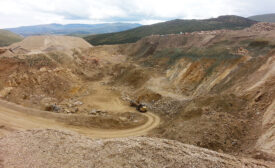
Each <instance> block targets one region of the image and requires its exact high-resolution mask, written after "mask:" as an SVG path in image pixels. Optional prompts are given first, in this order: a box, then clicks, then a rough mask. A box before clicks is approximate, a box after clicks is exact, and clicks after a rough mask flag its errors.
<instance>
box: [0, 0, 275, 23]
mask: <svg viewBox="0 0 275 168" xmlns="http://www.w3.org/2000/svg"><path fill="white" fill-rule="evenodd" d="M274 10H275V1H274V0H261V1H258V0H211V1H210V0H208V1H207V0H196V1H194V0H100V1H99V0H1V1H0V22H1V25H0V27H1V28H3V27H16V26H22V25H33V24H47V23H63V24H66V23H90V24H91V23H103V22H118V21H121V22H139V23H145V24H150V23H155V22H158V21H165V20H170V19H176V18H180V19H203V18H210V17H217V16H219V15H233V14H234V15H241V16H250V15H255V14H263V13H272V12H273V13H274V12H275V11H274Z"/></svg>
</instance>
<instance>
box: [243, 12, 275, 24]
mask: <svg viewBox="0 0 275 168" xmlns="http://www.w3.org/2000/svg"><path fill="white" fill-rule="evenodd" d="M248 19H251V20H255V21H258V22H275V13H272V14H264V15H255V16H250V17H248Z"/></svg>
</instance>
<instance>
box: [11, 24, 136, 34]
mask: <svg viewBox="0 0 275 168" xmlns="http://www.w3.org/2000/svg"><path fill="white" fill-rule="evenodd" d="M139 26H141V25H140V24H137V23H102V24H64V25H63V24H57V23H52V24H44V25H34V26H21V27H16V28H7V29H6V30H9V31H11V32H14V33H17V34H20V35H22V36H33V35H51V34H53V35H85V34H97V33H111V32H118V31H123V30H128V29H131V28H136V27H139Z"/></svg>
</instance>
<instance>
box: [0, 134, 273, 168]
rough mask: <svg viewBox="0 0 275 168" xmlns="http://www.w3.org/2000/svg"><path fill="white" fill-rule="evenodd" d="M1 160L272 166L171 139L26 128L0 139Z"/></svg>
mask: <svg viewBox="0 0 275 168" xmlns="http://www.w3.org/2000/svg"><path fill="white" fill-rule="evenodd" d="M34 153H35V154H34ZM0 160H2V164H3V167H45V168H47V167H51V168H55V167H56V168H59V167H71V168H74V167H83V168H89V167H117V168H118V167H125V168H128V167H129V168H130V167H148V168H156V167H166V168H169V167H171V168H185V167H186V168H187V167H200V168H201V167H205V168H206V167H217V168H234V167H235V168H239V167H243V168H267V167H272V166H271V165H272V164H271V162H260V161H256V160H253V159H245V158H238V157H234V156H230V155H227V154H221V153H217V152H214V151H210V150H207V149H203V148H198V147H195V146H191V145H186V144H182V143H179V142H177V141H173V140H164V139H158V138H147V137H134V138H120V139H118V138H117V139H107V140H101V139H100V140H91V139H88V138H86V137H84V136H80V135H78V134H75V133H72V132H62V131H57V130H29V131H25V132H17V133H14V134H11V135H9V136H7V137H5V138H2V139H0ZM0 163H1V162H0Z"/></svg>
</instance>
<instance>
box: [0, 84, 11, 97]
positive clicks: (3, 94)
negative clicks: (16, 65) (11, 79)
mask: <svg viewBox="0 0 275 168" xmlns="http://www.w3.org/2000/svg"><path fill="white" fill-rule="evenodd" d="M12 90H13V87H5V88H4V89H2V90H1V91H0V98H4V97H6V96H7V95H8V94H10V93H11V91H12Z"/></svg>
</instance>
